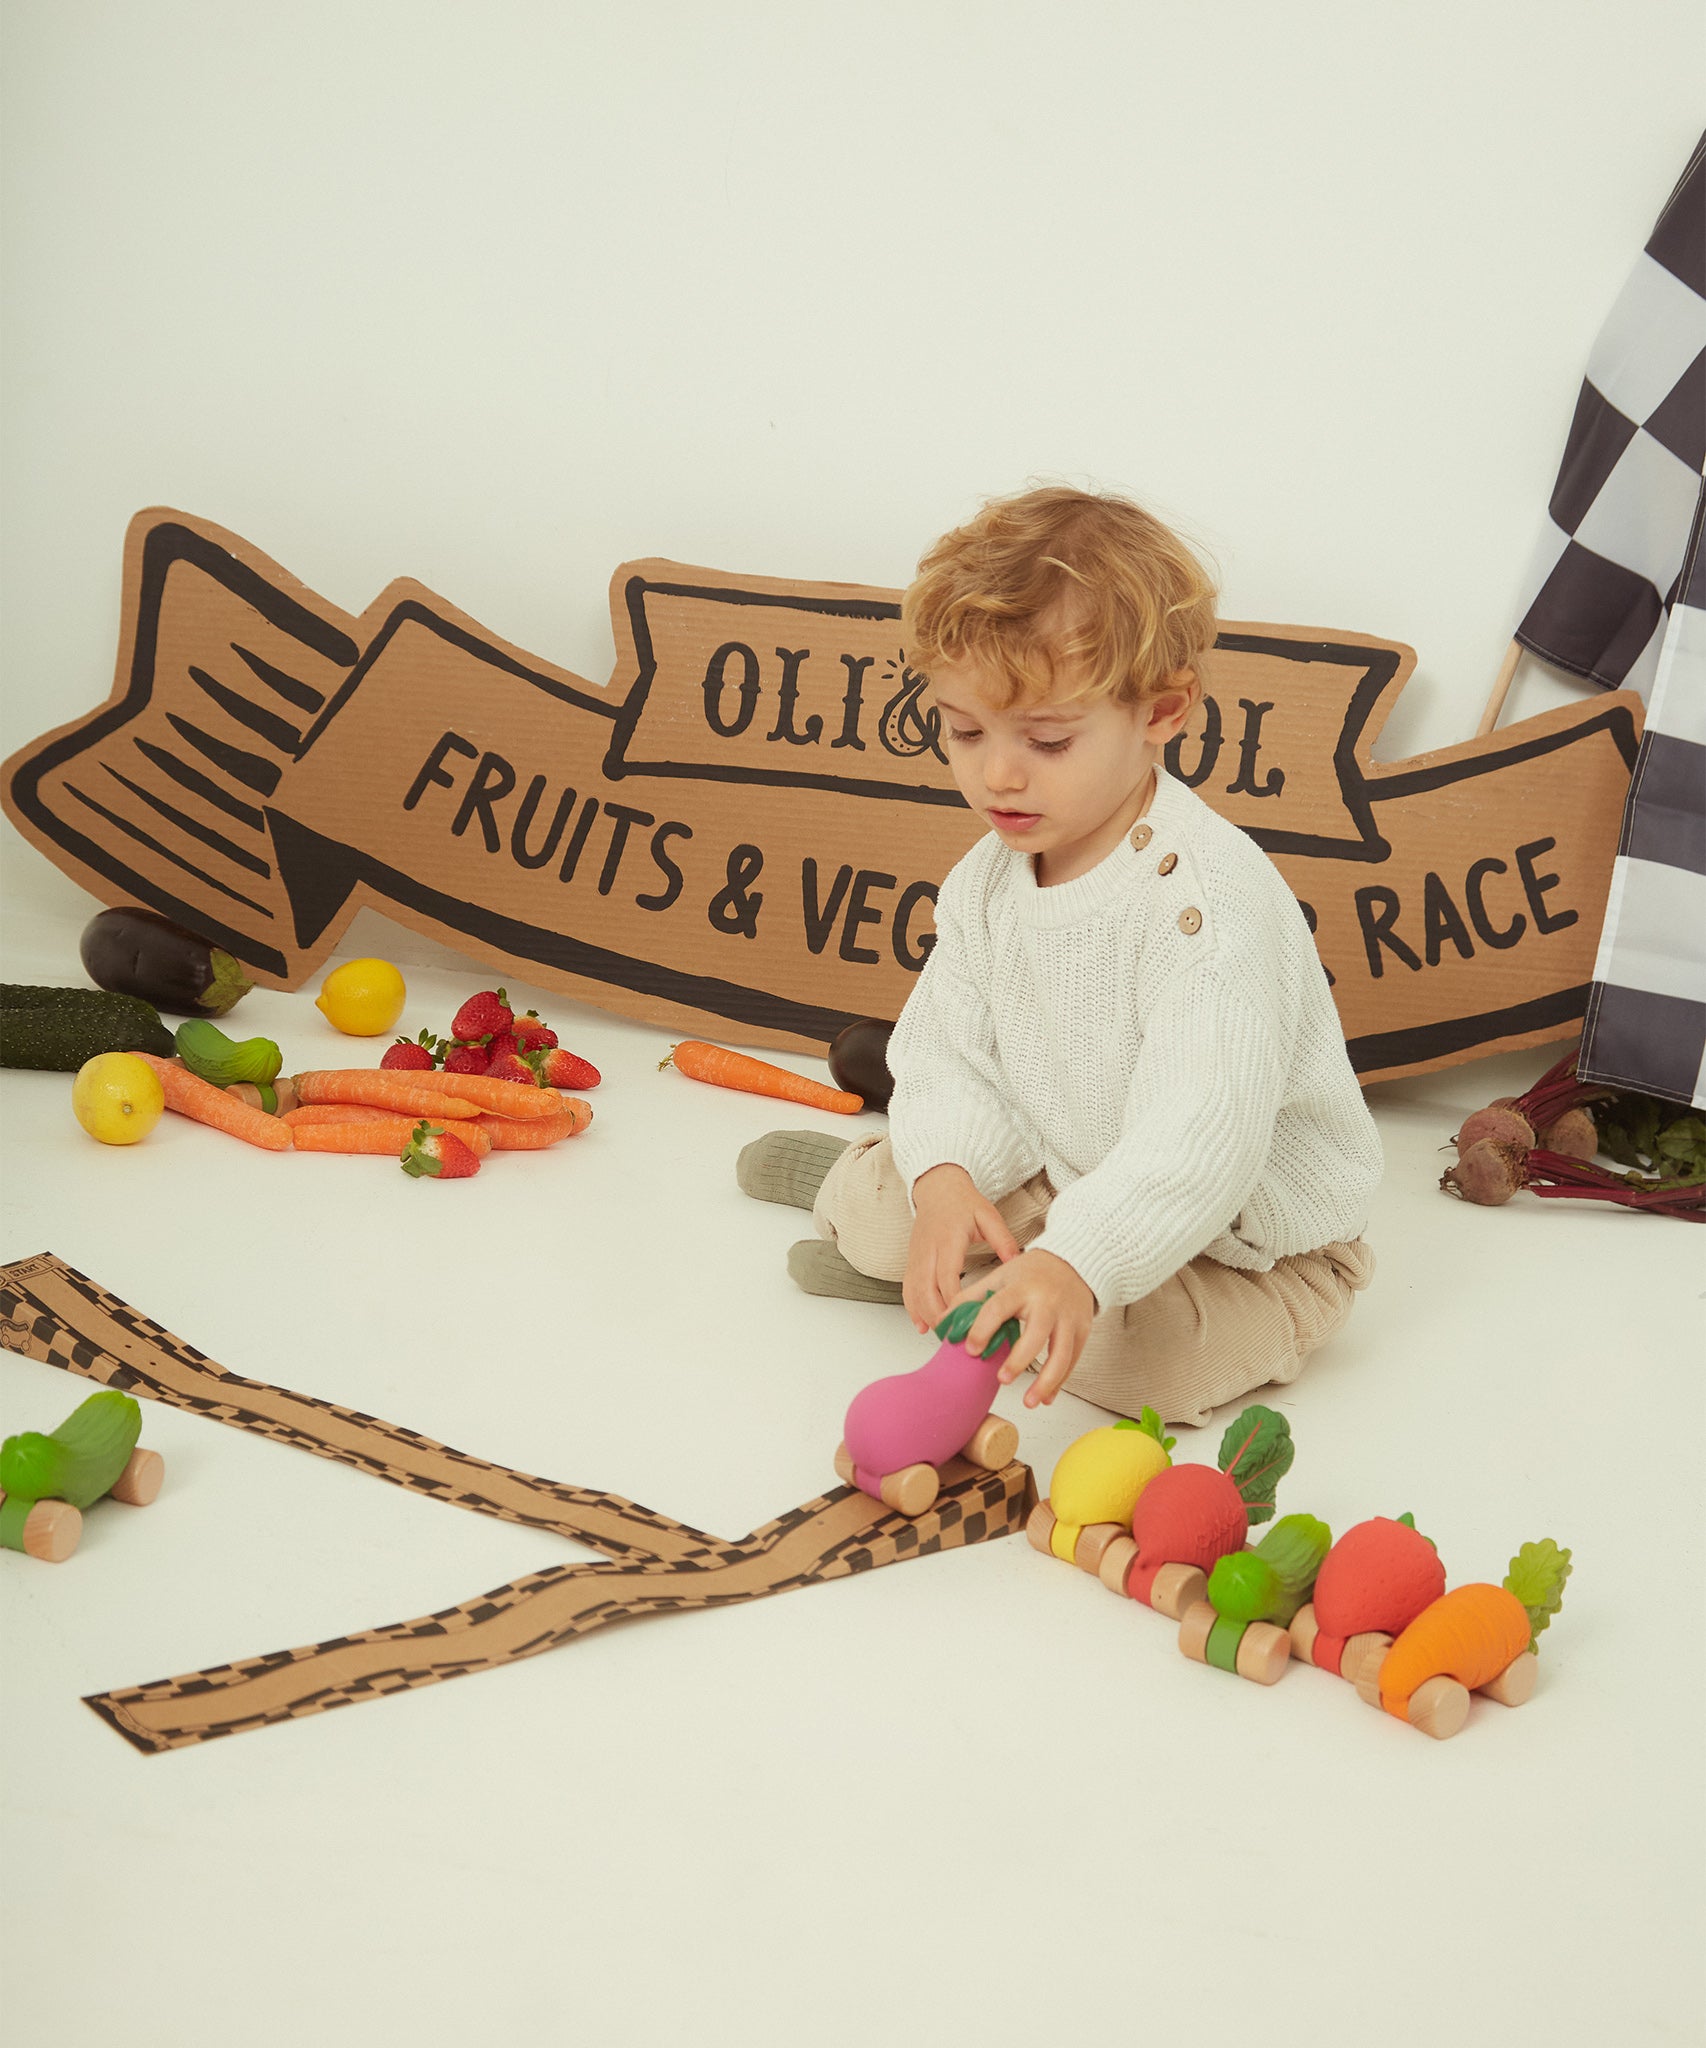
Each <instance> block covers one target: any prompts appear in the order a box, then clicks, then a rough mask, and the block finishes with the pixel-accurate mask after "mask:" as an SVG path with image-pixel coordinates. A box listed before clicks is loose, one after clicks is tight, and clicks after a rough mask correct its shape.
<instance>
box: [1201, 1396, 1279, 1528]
mask: <svg viewBox="0 0 1706 2048" xmlns="http://www.w3.org/2000/svg"><path fill="white" fill-rule="evenodd" d="M1296 1455H1297V1446H1296V1445H1295V1444H1294V1443H1293V1442H1292V1440H1291V1424H1290V1423H1289V1422H1287V1421H1286V1419H1285V1417H1284V1416H1283V1415H1276V1414H1275V1413H1274V1411H1273V1409H1271V1408H1263V1407H1262V1406H1261V1405H1260V1404H1259V1403H1258V1404H1255V1405H1253V1406H1251V1407H1249V1408H1246V1409H1245V1410H1244V1412H1243V1414H1242V1415H1240V1416H1239V1417H1238V1418H1237V1420H1236V1421H1235V1422H1234V1423H1233V1424H1232V1425H1231V1427H1230V1428H1229V1429H1228V1430H1227V1432H1226V1434H1225V1435H1224V1436H1223V1437H1222V1438H1221V1440H1220V1460H1219V1462H1220V1469H1221V1471H1222V1472H1224V1473H1225V1474H1226V1476H1227V1478H1228V1479H1230V1480H1231V1481H1232V1483H1233V1485H1234V1486H1236V1487H1237V1489H1238V1492H1239V1495H1240V1497H1241V1498H1242V1500H1243V1502H1244V1505H1245V1507H1246V1508H1247V1509H1248V1510H1249V1514H1250V1520H1251V1521H1252V1522H1266V1521H1269V1520H1271V1519H1272V1517H1273V1512H1274V1495H1275V1494H1276V1493H1278V1491H1279V1483H1280V1481H1281V1480H1282V1479H1283V1478H1284V1477H1285V1475H1286V1474H1287V1473H1288V1472H1289V1471H1290V1470H1291V1461H1292V1459H1293V1458H1295V1457H1296Z"/></svg>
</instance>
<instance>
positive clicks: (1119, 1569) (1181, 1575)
mask: <svg viewBox="0 0 1706 2048" xmlns="http://www.w3.org/2000/svg"><path fill="white" fill-rule="evenodd" d="M1136 1561H1137V1545H1136V1544H1135V1543H1134V1542H1133V1541H1132V1540H1131V1538H1130V1537H1129V1536H1116V1537H1115V1538H1114V1539H1113V1541H1112V1542H1111V1543H1109V1544H1107V1545H1106V1546H1105V1547H1104V1549H1103V1551H1102V1555H1101V1559H1100V1562H1099V1563H1098V1564H1097V1567H1096V1576H1097V1577H1098V1578H1099V1579H1100V1580H1101V1582H1102V1584H1103V1585H1104V1586H1106V1587H1107V1589H1108V1591H1109V1592H1110V1593H1118V1594H1120V1595H1121V1597H1122V1598H1124V1599H1127V1600H1141V1601H1143V1603H1144V1604H1145V1605H1146V1606H1149V1607H1153V1608H1154V1609H1155V1611H1156V1613H1157V1614H1164V1615H1166V1617H1167V1619H1168V1620H1169V1621H1178V1620H1180V1619H1182V1618H1183V1615H1184V1612H1185V1609H1186V1608H1187V1607H1193V1606H1195V1604H1196V1603H1197V1601H1199V1600H1201V1599H1203V1598H1205V1597H1206V1595H1207V1593H1208V1574H1207V1572H1205V1571H1202V1570H1200V1569H1199V1568H1198V1567H1197V1566H1196V1565H1194V1564H1161V1565H1156V1566H1154V1567H1153V1568H1152V1569H1149V1570H1147V1571H1140V1572H1139V1573H1138V1574H1137V1575H1136V1577H1135V1578H1134V1577H1133V1574H1132V1569H1131V1568H1132V1566H1133V1564H1135V1563H1136ZM1145 1578H1147V1579H1148V1582H1149V1583H1148V1585H1147V1586H1145V1585H1144V1583H1143V1581H1144V1579H1145Z"/></svg>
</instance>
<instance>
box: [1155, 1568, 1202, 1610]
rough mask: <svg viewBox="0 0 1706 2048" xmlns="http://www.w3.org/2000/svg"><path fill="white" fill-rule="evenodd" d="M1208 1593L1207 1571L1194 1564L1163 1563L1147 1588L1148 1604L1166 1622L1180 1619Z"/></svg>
mask: <svg viewBox="0 0 1706 2048" xmlns="http://www.w3.org/2000/svg"><path fill="white" fill-rule="evenodd" d="M1207 1593H1208V1573H1207V1572H1204V1571H1199V1570H1198V1569H1197V1567H1196V1566H1195V1565H1194V1564H1164V1565H1163V1566H1162V1567H1161V1569H1160V1570H1159V1571H1158V1572H1157V1573H1156V1574H1155V1583H1154V1584H1153V1585H1152V1586H1151V1587H1150V1589H1149V1604H1150V1606H1151V1607H1153V1608H1154V1609H1155V1611H1156V1613H1157V1614H1164V1615H1166V1617H1167V1619H1168V1620H1169V1621H1178V1620H1180V1619H1182V1618H1183V1616H1184V1614H1185V1613H1186V1611H1187V1610H1188V1609H1189V1608H1192V1607H1194V1606H1195V1605H1196V1604H1197V1602H1198V1601H1199V1600H1205V1599H1206V1596H1207Z"/></svg>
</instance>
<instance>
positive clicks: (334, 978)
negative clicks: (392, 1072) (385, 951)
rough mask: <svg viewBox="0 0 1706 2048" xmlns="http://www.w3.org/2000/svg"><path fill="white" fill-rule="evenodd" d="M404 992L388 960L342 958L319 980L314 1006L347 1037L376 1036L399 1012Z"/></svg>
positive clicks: (399, 976)
mask: <svg viewBox="0 0 1706 2048" xmlns="http://www.w3.org/2000/svg"><path fill="white" fill-rule="evenodd" d="M408 995H409V991H408V989H407V988H406V987H405V985H404V982H403V977H402V976H401V975H400V974H399V973H398V972H397V970H396V968H395V967H393V966H392V965H391V963H390V961H389V960H346V961H345V962H344V964H343V965H342V966H341V967H334V968H333V969H332V971H331V973H330V974H328V975H327V976H326V978H325V980H324V981H323V982H321V984H320V993H319V994H318V995H317V996H316V997H315V998H314V1007H315V1009H317V1010H318V1011H320V1013H321V1014H322V1015H323V1016H324V1017H325V1019H326V1022H327V1023H328V1024H330V1025H332V1026H334V1027H335V1028H336V1029H337V1030H339V1031H343V1032H346V1033H347V1034H348V1035H349V1036H350V1037H351V1038H378V1037H379V1036H380V1035H381V1033H383V1032H386V1031H389V1030H390V1029H391V1027H392V1025H393V1024H395V1023H396V1021H397V1019H398V1018H399V1017H400V1016H402V1014H403V1005H404V1003H405V1002H406V1001H407V1000H408Z"/></svg>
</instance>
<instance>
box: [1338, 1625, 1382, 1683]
mask: <svg viewBox="0 0 1706 2048" xmlns="http://www.w3.org/2000/svg"><path fill="white" fill-rule="evenodd" d="M1391 1647H1392V1638H1391V1637H1390V1636H1388V1635H1382V1634H1381V1632H1380V1630H1379V1629H1374V1628H1371V1629H1365V1630H1364V1631H1363V1633H1362V1634H1361V1635H1359V1636H1347V1637H1346V1638H1345V1647H1344V1648H1343V1649H1342V1650H1341V1651H1340V1652H1339V1676H1340V1677H1341V1678H1350V1677H1351V1676H1352V1674H1353V1673H1355V1672H1358V1671H1360V1670H1361V1669H1362V1668H1363V1666H1364V1665H1365V1664H1367V1663H1370V1662H1372V1663H1373V1665H1374V1668H1375V1670H1376V1671H1378V1670H1379V1669H1380V1667H1381V1665H1382V1664H1384V1663H1385V1662H1386V1653H1387V1651H1388V1650H1390V1649H1391Z"/></svg>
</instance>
